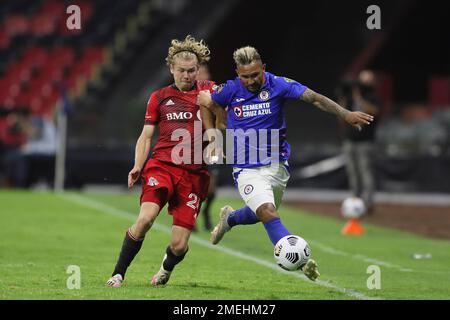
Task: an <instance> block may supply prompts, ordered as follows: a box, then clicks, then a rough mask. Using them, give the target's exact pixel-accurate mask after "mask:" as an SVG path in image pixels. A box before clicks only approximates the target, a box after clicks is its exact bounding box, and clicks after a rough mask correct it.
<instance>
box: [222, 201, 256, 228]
mask: <svg viewBox="0 0 450 320" xmlns="http://www.w3.org/2000/svg"><path fill="white" fill-rule="evenodd" d="M227 222H228V225H229V226H230V227H234V226H235V225H238V224H255V223H257V222H259V219H258V217H257V216H256V214H255V213H254V212H253V211H252V209H250V208H249V207H247V206H245V207H243V208H241V209H238V210H236V211H233V212H232V213H230V215H229V216H228V219H227Z"/></svg>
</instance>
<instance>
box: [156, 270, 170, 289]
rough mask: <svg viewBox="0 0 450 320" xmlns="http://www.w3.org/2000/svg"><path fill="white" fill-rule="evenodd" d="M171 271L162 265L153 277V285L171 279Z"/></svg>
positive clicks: (161, 283)
mask: <svg viewBox="0 0 450 320" xmlns="http://www.w3.org/2000/svg"><path fill="white" fill-rule="evenodd" d="M171 273H172V272H171V271H166V270H164V269H163V267H161V268H160V269H159V271H158V273H157V274H155V275H154V276H153V277H152V281H151V285H152V286H160V285H164V284H166V283H167V282H168V281H169V278H170V274H171Z"/></svg>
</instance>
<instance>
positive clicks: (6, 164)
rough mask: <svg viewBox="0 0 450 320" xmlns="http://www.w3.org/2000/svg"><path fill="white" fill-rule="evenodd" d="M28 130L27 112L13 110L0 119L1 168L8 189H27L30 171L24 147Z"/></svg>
mask: <svg viewBox="0 0 450 320" xmlns="http://www.w3.org/2000/svg"><path fill="white" fill-rule="evenodd" d="M28 129H29V124H28V112H27V111H26V110H23V109H18V110H13V111H11V112H9V113H8V114H7V115H6V116H4V117H2V118H0V145H1V147H0V149H1V152H0V168H2V171H3V176H4V185H5V186H6V187H12V188H24V187H26V181H27V176H28V170H27V160H26V157H25V154H24V152H23V146H24V144H25V143H26V141H27V135H28Z"/></svg>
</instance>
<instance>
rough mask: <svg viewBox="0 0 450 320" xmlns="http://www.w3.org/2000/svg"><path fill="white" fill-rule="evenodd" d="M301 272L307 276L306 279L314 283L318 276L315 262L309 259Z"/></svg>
mask: <svg viewBox="0 0 450 320" xmlns="http://www.w3.org/2000/svg"><path fill="white" fill-rule="evenodd" d="M302 270H303V273H304V274H305V276H307V277H308V279H310V280H312V281H316V279H317V278H318V277H319V276H320V273H319V268H318V266H317V262H316V261H314V260H313V259H309V260H308V262H307V263H306V264H305V265H304V266H303V269H302Z"/></svg>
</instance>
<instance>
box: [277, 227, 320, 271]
mask: <svg viewBox="0 0 450 320" xmlns="http://www.w3.org/2000/svg"><path fill="white" fill-rule="evenodd" d="M273 256H274V258H275V261H276V262H277V264H278V265H279V266H280V267H281V268H283V269H284V270H288V271H294V270H298V269H301V268H302V267H303V266H304V265H305V264H306V262H308V260H309V258H310V257H311V250H310V249H309V245H308V243H307V242H306V241H305V239H303V238H301V237H299V236H295V235H289V236H285V237H283V238H281V239H280V240H279V241H278V242H277V244H276V245H275V248H274V251H273Z"/></svg>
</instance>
